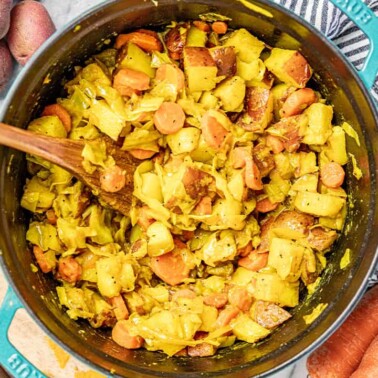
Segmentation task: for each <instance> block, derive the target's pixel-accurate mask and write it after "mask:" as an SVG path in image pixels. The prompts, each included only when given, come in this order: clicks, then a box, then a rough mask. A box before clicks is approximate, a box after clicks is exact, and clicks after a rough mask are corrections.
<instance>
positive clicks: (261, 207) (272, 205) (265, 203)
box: [256, 197, 278, 213]
mask: <svg viewBox="0 0 378 378" xmlns="http://www.w3.org/2000/svg"><path fill="white" fill-rule="evenodd" d="M277 207H278V202H271V201H270V199H269V197H266V198H263V199H262V200H259V201H257V203H256V210H257V211H258V212H259V213H268V212H269V211H272V210H275V209H277Z"/></svg>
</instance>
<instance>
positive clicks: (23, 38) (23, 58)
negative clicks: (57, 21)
mask: <svg viewBox="0 0 378 378" xmlns="http://www.w3.org/2000/svg"><path fill="white" fill-rule="evenodd" d="M54 31H55V25H54V23H53V21H52V19H51V17H50V15H49V13H48V12H47V10H46V8H45V7H44V5H43V4H41V3H39V2H38V1H34V0H25V1H22V2H21V3H18V4H16V5H15V6H14V7H13V9H12V11H11V25H10V28H9V32H8V36H7V39H8V44H9V49H10V51H11V53H12V55H13V56H14V58H15V59H16V60H17V62H18V63H20V64H21V65H22V66H24V65H25V64H26V62H27V61H28V60H29V59H30V58H31V56H32V55H33V54H34V53H35V51H36V50H37V49H38V48H39V47H40V46H41V45H42V43H43V42H45V41H46V39H47V38H49V37H50V36H51V34H53V33H54Z"/></svg>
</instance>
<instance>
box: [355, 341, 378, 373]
mask: <svg viewBox="0 0 378 378" xmlns="http://www.w3.org/2000/svg"><path fill="white" fill-rule="evenodd" d="M375 377H378V336H375V339H374V340H373V341H372V342H371V344H370V345H369V348H368V349H367V350H366V352H365V354H364V356H363V357H362V360H361V363H360V365H359V366H358V368H357V370H355V371H354V373H353V374H352V375H351V376H350V378H375Z"/></svg>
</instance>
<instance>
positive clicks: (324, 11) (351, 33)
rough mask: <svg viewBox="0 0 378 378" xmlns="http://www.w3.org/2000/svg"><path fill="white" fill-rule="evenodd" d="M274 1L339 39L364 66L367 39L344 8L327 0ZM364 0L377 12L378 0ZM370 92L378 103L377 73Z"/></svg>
mask: <svg viewBox="0 0 378 378" xmlns="http://www.w3.org/2000/svg"><path fill="white" fill-rule="evenodd" d="M274 2H275V3H278V4H280V5H282V6H284V7H285V8H288V9H290V10H291V11H292V12H294V13H296V14H297V15H299V16H301V17H302V18H304V19H305V20H307V21H308V22H310V23H311V24H312V25H314V26H315V27H316V28H317V29H319V30H321V31H322V32H323V34H325V35H326V36H327V37H328V38H329V39H331V40H332V41H333V42H334V43H336V45H337V46H338V47H339V49H340V50H341V51H342V53H343V54H344V55H345V56H346V57H347V58H348V59H349V61H350V62H351V63H352V64H353V65H354V66H355V67H356V68H357V69H360V68H361V67H362V66H363V62H364V60H365V58H366V55H367V53H368V51H369V41H368V39H367V38H366V37H365V34H364V33H362V32H361V30H360V29H359V28H358V27H357V26H356V25H355V24H354V23H353V22H352V21H351V20H350V19H349V18H348V17H347V16H346V15H345V14H344V13H343V12H342V11H340V10H339V9H338V8H336V7H335V6H334V5H333V4H331V3H330V2H329V1H328V0H274ZM364 2H365V3H366V4H367V5H368V6H369V7H370V8H371V9H372V10H373V12H374V13H375V14H376V15H377V16H378V0H364ZM377 33H378V30H377ZM377 64H378V62H377ZM371 94H372V96H373V98H374V99H375V100H376V101H377V103H378V77H377V78H376V80H375V83H374V86H373V88H372V89H371Z"/></svg>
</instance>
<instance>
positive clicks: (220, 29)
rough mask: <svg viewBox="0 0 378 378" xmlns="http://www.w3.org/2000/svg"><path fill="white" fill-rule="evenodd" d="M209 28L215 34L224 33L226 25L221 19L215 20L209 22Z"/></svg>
mask: <svg viewBox="0 0 378 378" xmlns="http://www.w3.org/2000/svg"><path fill="white" fill-rule="evenodd" d="M211 29H212V30H213V32H214V33H217V34H226V33H227V30H228V25H227V24H226V23H225V22H223V21H215V22H213V23H212V24H211Z"/></svg>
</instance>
